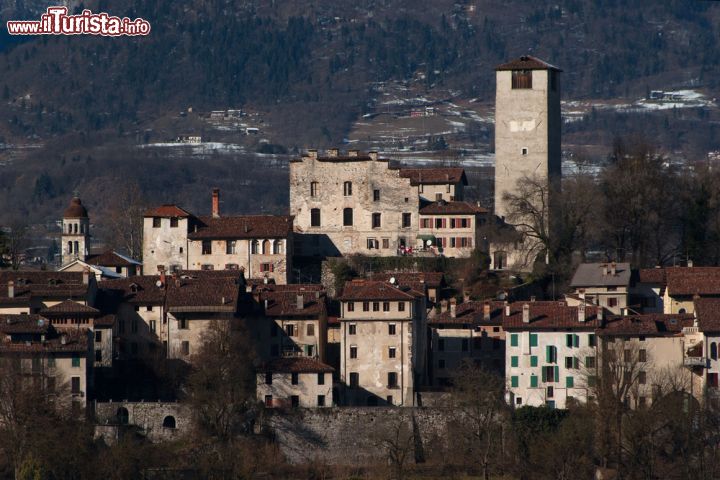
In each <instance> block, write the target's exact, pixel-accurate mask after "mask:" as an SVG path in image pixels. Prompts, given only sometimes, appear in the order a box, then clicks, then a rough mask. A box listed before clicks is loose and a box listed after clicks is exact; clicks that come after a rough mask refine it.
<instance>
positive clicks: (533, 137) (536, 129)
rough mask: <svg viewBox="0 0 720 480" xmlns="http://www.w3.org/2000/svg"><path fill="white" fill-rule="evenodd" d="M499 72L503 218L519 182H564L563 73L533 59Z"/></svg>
mask: <svg viewBox="0 0 720 480" xmlns="http://www.w3.org/2000/svg"><path fill="white" fill-rule="evenodd" d="M495 70H496V81H497V84H496V96H495V214H496V215H497V216H498V217H500V218H505V217H506V216H508V212H509V206H508V205H507V204H506V202H505V201H504V200H503V195H504V194H505V193H506V192H508V193H517V190H518V189H517V186H518V181H519V180H521V179H523V178H525V177H527V178H531V179H536V180H540V181H543V182H548V185H549V184H550V183H552V182H556V181H558V180H559V179H560V174H561V171H560V157H561V146H560V128H561V118H560V79H559V73H560V72H561V70H560V69H558V68H557V67H554V66H552V65H550V64H548V63H545V62H543V61H542V60H538V59H537V58H534V57H531V56H522V57H520V58H518V59H516V60H513V61H511V62H508V63H505V64H502V65H499V66H498V67H497V68H496V69H495ZM508 223H519V222H512V221H510V220H508ZM500 263H505V264H506V267H507V264H508V263H510V264H512V263H513V262H512V260H510V259H505V260H504V261H501V262H500ZM510 266H512V265H510ZM506 267H505V268H506ZM496 268H498V267H496ZM499 268H503V267H499ZM526 268H527V266H526Z"/></svg>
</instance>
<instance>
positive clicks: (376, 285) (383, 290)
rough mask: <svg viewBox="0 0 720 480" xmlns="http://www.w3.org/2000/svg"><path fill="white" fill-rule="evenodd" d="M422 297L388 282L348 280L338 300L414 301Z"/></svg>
mask: <svg viewBox="0 0 720 480" xmlns="http://www.w3.org/2000/svg"><path fill="white" fill-rule="evenodd" d="M422 296H424V293H420V292H417V291H415V290H412V289H411V288H408V287H403V286H402V285H398V286H394V285H392V284H390V283H388V282H378V281H374V280H350V281H349V282H346V283H345V288H343V293H342V295H341V296H340V298H339V299H340V300H345V301H347V300H360V301H362V300H401V301H402V300H414V299H415V298H417V297H422Z"/></svg>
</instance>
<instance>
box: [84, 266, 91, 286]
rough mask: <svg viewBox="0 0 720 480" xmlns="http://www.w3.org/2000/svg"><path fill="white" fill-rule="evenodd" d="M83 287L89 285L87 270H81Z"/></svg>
mask: <svg viewBox="0 0 720 480" xmlns="http://www.w3.org/2000/svg"><path fill="white" fill-rule="evenodd" d="M82 278H83V285H87V284H89V283H90V271H89V270H88V269H85V270H83V277H82Z"/></svg>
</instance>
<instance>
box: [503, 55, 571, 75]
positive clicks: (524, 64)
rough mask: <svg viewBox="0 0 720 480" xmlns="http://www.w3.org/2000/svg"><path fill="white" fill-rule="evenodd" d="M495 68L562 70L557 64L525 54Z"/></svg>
mask: <svg viewBox="0 0 720 480" xmlns="http://www.w3.org/2000/svg"><path fill="white" fill-rule="evenodd" d="M495 70H555V71H556V72H562V70H560V69H559V68H557V67H556V66H554V65H550V64H549V63H547V62H544V61H542V60H540V59H539V58H535V57H533V56H530V55H523V56H522V57H520V58H516V59H515V60H511V61H509V62H507V63H503V64H501V65H498V66H497V67H495Z"/></svg>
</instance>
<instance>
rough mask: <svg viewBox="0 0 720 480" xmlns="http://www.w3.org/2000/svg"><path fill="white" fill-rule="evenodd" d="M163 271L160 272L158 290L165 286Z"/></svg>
mask: <svg viewBox="0 0 720 480" xmlns="http://www.w3.org/2000/svg"><path fill="white" fill-rule="evenodd" d="M165 280H166V278H165V269H162V270H160V288H162V287H164V286H165Z"/></svg>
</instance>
